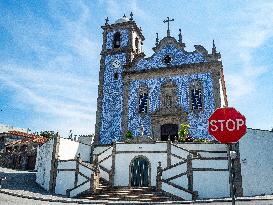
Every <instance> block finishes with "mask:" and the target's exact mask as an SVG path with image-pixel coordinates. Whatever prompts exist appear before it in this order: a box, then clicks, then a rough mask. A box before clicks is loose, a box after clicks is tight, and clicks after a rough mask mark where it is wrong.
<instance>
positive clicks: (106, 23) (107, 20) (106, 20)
mask: <svg viewBox="0 0 273 205" xmlns="http://www.w3.org/2000/svg"><path fill="white" fill-rule="evenodd" d="M108 22H109V18H108V16H107V17H106V19H105V25H109V24H108Z"/></svg>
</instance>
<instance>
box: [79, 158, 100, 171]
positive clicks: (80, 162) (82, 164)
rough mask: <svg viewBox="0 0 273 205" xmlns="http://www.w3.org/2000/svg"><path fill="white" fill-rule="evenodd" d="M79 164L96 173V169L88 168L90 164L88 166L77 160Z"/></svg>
mask: <svg viewBox="0 0 273 205" xmlns="http://www.w3.org/2000/svg"><path fill="white" fill-rule="evenodd" d="M77 163H79V164H80V165H82V166H83V167H86V168H87V169H90V170H91V171H93V172H95V171H96V170H95V168H94V167H92V166H88V164H86V163H84V162H82V161H80V160H77Z"/></svg>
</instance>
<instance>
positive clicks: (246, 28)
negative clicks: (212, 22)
mask: <svg viewBox="0 0 273 205" xmlns="http://www.w3.org/2000/svg"><path fill="white" fill-rule="evenodd" d="M271 8H273V3H272V2H266V1H263V2H259V3H257V2H255V3H253V4H248V5H247V7H245V8H238V9H236V10H235V11H234V12H233V14H232V15H233V18H232V20H233V21H234V22H238V23H237V24H235V25H232V26H231V27H232V30H233V31H234V32H233V37H232V38H231V41H229V42H228V43H227V44H226V46H229V47H230V50H229V53H230V54H232V55H233V57H234V56H237V60H239V61H238V62H237V63H236V65H235V68H228V69H227V70H232V72H233V73H229V74H226V77H227V82H228V84H229V85H230V88H231V89H230V93H229V100H230V101H231V102H232V103H238V102H239V101H240V100H241V99H242V98H243V97H244V96H249V95H253V93H254V92H256V85H257V82H258V81H259V77H261V76H262V75H264V74H266V72H268V68H267V67H265V66H257V65H255V55H254V53H255V51H256V49H258V48H259V47H261V46H263V44H264V43H266V41H267V40H269V39H270V38H272V37H273V23H272V22H273V13H272V9H271ZM230 59H232V60H235V59H234V58H232V57H231V58H230Z"/></svg>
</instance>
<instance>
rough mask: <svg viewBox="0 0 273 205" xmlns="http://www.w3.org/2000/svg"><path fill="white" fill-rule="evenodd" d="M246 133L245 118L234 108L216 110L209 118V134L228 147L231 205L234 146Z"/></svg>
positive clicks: (232, 196) (233, 188) (233, 194)
mask: <svg viewBox="0 0 273 205" xmlns="http://www.w3.org/2000/svg"><path fill="white" fill-rule="evenodd" d="M245 133H246V118H245V116H243V115H242V114H241V113H240V112H238V111H237V110H236V109H235V108H232V107H227V108H217V109H216V110H215V112H214V113H212V115H211V116H210V118H209V134H211V135H212V136H214V137H215V139H217V140H218V141H219V142H220V143H222V144H227V145H228V147H229V153H228V156H229V166H230V193H231V198H232V205H235V193H236V189H235V186H234V179H235V169H234V161H235V159H236V157H237V153H236V150H235V149H233V148H234V144H235V143H236V142H238V141H239V140H240V139H241V138H242V136H243V135H244V134H245Z"/></svg>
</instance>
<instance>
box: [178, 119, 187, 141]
mask: <svg viewBox="0 0 273 205" xmlns="http://www.w3.org/2000/svg"><path fill="white" fill-rule="evenodd" d="M189 128H190V126H189V125H188V124H185V123H182V124H181V125H180V130H179V131H178V136H179V138H178V141H179V142H186V141H187V139H188V138H189V137H188V134H189Z"/></svg>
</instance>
